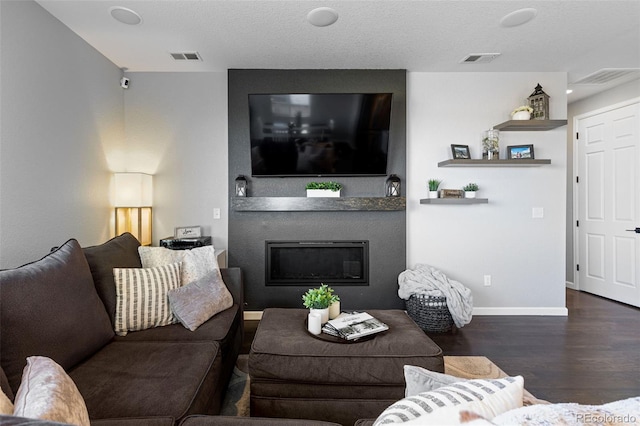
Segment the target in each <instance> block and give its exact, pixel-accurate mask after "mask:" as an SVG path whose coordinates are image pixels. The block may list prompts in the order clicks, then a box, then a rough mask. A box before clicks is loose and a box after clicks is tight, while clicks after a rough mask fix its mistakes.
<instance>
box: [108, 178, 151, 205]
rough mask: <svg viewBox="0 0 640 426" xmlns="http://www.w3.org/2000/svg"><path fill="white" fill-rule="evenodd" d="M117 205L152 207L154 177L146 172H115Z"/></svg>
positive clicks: (115, 201) (115, 202)
mask: <svg viewBox="0 0 640 426" xmlns="http://www.w3.org/2000/svg"><path fill="white" fill-rule="evenodd" d="M114 184H115V200H114V204H115V206H116V207H151V205H152V204H153V177H152V176H151V175H148V174H145V173H115V182H114Z"/></svg>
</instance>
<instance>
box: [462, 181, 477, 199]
mask: <svg viewBox="0 0 640 426" xmlns="http://www.w3.org/2000/svg"><path fill="white" fill-rule="evenodd" d="M462 190H463V191H464V198H476V191H477V190H478V185H477V184H475V183H469V184H467V185H465V187H464V188H462Z"/></svg>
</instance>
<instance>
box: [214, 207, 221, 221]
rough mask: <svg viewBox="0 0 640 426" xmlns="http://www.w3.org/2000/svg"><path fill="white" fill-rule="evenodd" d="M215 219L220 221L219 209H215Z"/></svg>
mask: <svg viewBox="0 0 640 426" xmlns="http://www.w3.org/2000/svg"><path fill="white" fill-rule="evenodd" d="M213 218H214V219H220V209H219V208H217V207H216V208H215V209H213Z"/></svg>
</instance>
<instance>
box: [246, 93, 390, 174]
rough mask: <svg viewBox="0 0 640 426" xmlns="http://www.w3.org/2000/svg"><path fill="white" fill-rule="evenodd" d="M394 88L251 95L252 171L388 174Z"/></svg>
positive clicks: (256, 172) (258, 172)
mask: <svg viewBox="0 0 640 426" xmlns="http://www.w3.org/2000/svg"><path fill="white" fill-rule="evenodd" d="M391 99H392V94H391V93H313V94H309V93H307V94H304V93H295V94H250V95H249V121H250V136H251V175H252V176H380V175H385V174H387V154H388V149H389V125H390V121H391Z"/></svg>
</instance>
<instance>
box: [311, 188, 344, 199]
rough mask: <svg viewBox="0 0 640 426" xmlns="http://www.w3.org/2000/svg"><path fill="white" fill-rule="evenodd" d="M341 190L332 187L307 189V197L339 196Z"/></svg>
mask: <svg viewBox="0 0 640 426" xmlns="http://www.w3.org/2000/svg"><path fill="white" fill-rule="evenodd" d="M339 196H340V191H339V190H338V191H332V190H330V189H307V197H309V198H313V197H339Z"/></svg>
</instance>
